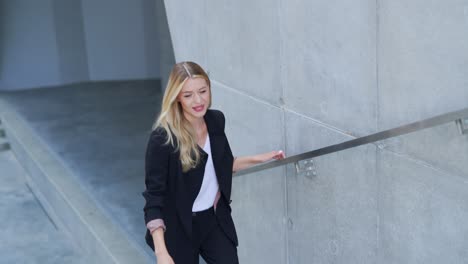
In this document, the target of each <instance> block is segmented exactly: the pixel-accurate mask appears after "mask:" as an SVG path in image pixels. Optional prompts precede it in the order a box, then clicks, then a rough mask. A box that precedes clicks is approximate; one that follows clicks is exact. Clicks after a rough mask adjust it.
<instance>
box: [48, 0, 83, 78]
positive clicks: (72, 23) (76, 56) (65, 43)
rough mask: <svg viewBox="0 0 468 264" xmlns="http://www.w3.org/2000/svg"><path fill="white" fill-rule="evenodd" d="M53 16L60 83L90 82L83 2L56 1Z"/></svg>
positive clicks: (72, 0)
mask: <svg viewBox="0 0 468 264" xmlns="http://www.w3.org/2000/svg"><path fill="white" fill-rule="evenodd" d="M53 14H54V18H55V19H54V30H55V35H56V39H57V52H58V57H59V69H60V81H61V82H62V83H72V82H80V81H84V80H89V72H88V54H87V52H86V43H85V38H84V30H83V14H82V12H81V1H74V0H56V1H54V2H53Z"/></svg>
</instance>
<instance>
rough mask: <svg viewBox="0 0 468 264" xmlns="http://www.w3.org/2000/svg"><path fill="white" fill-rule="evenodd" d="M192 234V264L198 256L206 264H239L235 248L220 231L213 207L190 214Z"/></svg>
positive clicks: (195, 263)
mask: <svg viewBox="0 0 468 264" xmlns="http://www.w3.org/2000/svg"><path fill="white" fill-rule="evenodd" d="M192 232H193V239H192V248H193V259H194V262H193V263H194V264H199V255H201V257H202V258H203V259H204V260H205V261H206V263H207V264H239V259H238V256H237V247H236V246H235V245H234V243H233V242H232V241H231V240H230V239H229V238H228V237H227V235H226V234H225V233H224V231H223V230H222V229H221V226H220V225H219V223H218V220H217V218H216V215H215V211H214V208H213V207H210V208H209V209H207V210H204V211H201V212H196V213H192Z"/></svg>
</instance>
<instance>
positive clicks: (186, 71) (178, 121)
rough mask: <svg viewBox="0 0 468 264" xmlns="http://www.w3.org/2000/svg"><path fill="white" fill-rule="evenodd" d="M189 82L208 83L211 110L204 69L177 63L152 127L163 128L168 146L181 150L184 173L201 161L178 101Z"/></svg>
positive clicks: (188, 124) (209, 85) (195, 141)
mask: <svg viewBox="0 0 468 264" xmlns="http://www.w3.org/2000/svg"><path fill="white" fill-rule="evenodd" d="M189 78H203V79H205V81H206V83H207V84H208V87H209V89H208V90H209V96H210V103H209V105H208V107H207V109H209V108H210V107H211V82H210V79H209V77H208V75H207V74H206V72H205V71H204V70H203V68H202V67H200V65H198V64H196V63H195V62H191V61H185V62H180V63H177V64H175V65H174V67H173V68H172V71H171V74H170V75H169V81H168V83H167V86H166V90H165V92H164V97H163V100H162V106H161V112H160V113H159V116H158V118H157V119H156V121H155V122H154V124H153V127H152V129H153V130H155V129H156V128H158V127H162V128H164V130H166V132H167V135H168V139H167V141H166V142H165V144H169V143H170V144H172V146H174V147H175V149H176V151H177V150H180V161H181V163H182V171H183V172H187V171H188V170H190V169H191V168H194V167H196V165H197V164H198V162H199V161H200V157H201V154H200V151H199V150H198V148H197V140H196V139H197V135H196V133H195V129H194V128H193V126H192V125H191V124H190V122H189V121H188V120H187V119H186V118H185V116H184V114H183V110H182V106H181V105H180V103H178V102H177V100H176V99H177V96H178V95H179V93H180V91H181V90H182V87H183V86H184V84H185V82H186V81H187V80H188V79H189ZM171 132H172V133H171Z"/></svg>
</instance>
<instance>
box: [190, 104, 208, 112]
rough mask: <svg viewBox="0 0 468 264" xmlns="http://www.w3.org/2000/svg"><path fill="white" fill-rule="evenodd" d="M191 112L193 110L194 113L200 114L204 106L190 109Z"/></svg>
mask: <svg viewBox="0 0 468 264" xmlns="http://www.w3.org/2000/svg"><path fill="white" fill-rule="evenodd" d="M192 108H193V110H195V112H201V111H203V108H205V106H204V105H201V106H197V107H192Z"/></svg>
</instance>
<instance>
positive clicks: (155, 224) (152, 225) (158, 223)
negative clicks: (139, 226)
mask: <svg viewBox="0 0 468 264" xmlns="http://www.w3.org/2000/svg"><path fill="white" fill-rule="evenodd" d="M160 227H162V228H163V230H164V232H166V225H164V220H162V219H154V220H151V221H149V222H148V224H146V228H148V230H149V231H150V233H151V235H153V232H154V231H155V230H156V229H158V228H160Z"/></svg>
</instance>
